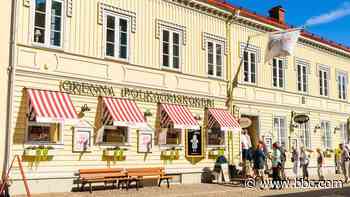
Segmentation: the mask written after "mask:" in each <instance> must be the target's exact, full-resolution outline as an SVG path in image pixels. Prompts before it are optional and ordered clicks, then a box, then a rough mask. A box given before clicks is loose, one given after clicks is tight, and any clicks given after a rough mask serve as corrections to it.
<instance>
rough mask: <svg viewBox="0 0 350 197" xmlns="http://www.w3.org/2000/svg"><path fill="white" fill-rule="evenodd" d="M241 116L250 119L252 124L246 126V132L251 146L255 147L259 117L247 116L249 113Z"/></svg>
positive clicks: (257, 139)
mask: <svg viewBox="0 0 350 197" xmlns="http://www.w3.org/2000/svg"><path fill="white" fill-rule="evenodd" d="M241 117H242V118H249V119H250V120H251V121H252V124H251V125H250V126H249V127H248V128H246V129H247V130H248V134H249V136H250V139H251V141H252V146H253V148H256V145H257V143H258V141H259V135H260V133H259V117H258V116H249V115H241Z"/></svg>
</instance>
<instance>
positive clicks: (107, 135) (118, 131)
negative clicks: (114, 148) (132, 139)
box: [103, 127, 128, 144]
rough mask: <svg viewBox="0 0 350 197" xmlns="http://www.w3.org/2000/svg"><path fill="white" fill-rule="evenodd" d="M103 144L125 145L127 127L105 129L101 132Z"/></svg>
mask: <svg viewBox="0 0 350 197" xmlns="http://www.w3.org/2000/svg"><path fill="white" fill-rule="evenodd" d="M103 142H104V143H107V144H119V143H122V144H123V143H127V142H128V129H127V127H116V128H108V129H107V128H105V129H104V132H103Z"/></svg>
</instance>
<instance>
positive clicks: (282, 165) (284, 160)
mask: <svg viewBox="0 0 350 197" xmlns="http://www.w3.org/2000/svg"><path fill="white" fill-rule="evenodd" d="M278 148H279V150H280V151H281V169H280V173H281V174H280V176H281V179H282V180H286V179H287V176H286V173H285V171H284V169H285V165H286V160H287V158H286V157H287V156H286V152H287V151H286V149H285V147H284V144H282V145H280V146H278Z"/></svg>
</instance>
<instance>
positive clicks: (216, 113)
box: [208, 108, 241, 131]
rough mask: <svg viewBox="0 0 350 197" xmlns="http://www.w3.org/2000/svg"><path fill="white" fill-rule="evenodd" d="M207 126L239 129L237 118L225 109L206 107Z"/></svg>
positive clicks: (225, 129) (224, 129)
mask: <svg viewBox="0 0 350 197" xmlns="http://www.w3.org/2000/svg"><path fill="white" fill-rule="evenodd" d="M208 128H220V129H221V130H223V131H227V130H232V131H239V130H240V129H241V127H240V125H239V123H238V121H237V119H236V118H235V117H234V116H233V115H232V114H230V113H229V112H228V111H226V110H225V109H214V108H210V109H208Z"/></svg>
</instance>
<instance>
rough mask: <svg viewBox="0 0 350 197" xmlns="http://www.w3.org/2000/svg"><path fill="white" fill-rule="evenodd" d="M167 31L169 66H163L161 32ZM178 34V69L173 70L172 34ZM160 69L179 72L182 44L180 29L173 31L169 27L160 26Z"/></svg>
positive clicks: (180, 68)
mask: <svg viewBox="0 0 350 197" xmlns="http://www.w3.org/2000/svg"><path fill="white" fill-rule="evenodd" d="M164 30H165V31H169V66H168V67H167V66H164V65H163V31H164ZM174 33H177V34H179V68H174V65H173V45H174V43H173V34H174ZM159 42H160V48H159V50H160V53H159V54H160V67H161V68H162V69H165V70H173V71H177V72H181V70H182V43H183V31H182V30H180V29H174V28H170V27H165V26H161V28H160V39H159Z"/></svg>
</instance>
